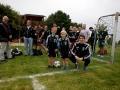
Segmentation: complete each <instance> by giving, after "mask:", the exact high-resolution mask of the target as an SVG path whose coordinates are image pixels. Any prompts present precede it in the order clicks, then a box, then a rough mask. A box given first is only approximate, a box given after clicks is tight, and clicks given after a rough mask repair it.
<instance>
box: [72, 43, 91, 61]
mask: <svg viewBox="0 0 120 90" xmlns="http://www.w3.org/2000/svg"><path fill="white" fill-rule="evenodd" d="M72 53H73V55H74V56H78V57H80V58H81V57H82V58H83V60H85V59H88V58H90V57H91V52H90V47H89V44H87V43H84V44H80V43H78V42H76V43H75V44H74V46H73V48H72Z"/></svg>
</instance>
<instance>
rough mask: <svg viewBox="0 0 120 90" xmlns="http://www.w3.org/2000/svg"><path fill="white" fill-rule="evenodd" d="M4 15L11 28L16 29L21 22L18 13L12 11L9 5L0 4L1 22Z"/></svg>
mask: <svg viewBox="0 0 120 90" xmlns="http://www.w3.org/2000/svg"><path fill="white" fill-rule="evenodd" d="M5 15H6V16H8V17H9V19H10V23H11V24H12V26H13V27H14V28H17V26H18V25H19V24H20V22H21V21H20V20H21V19H20V15H19V13H18V12H16V11H15V10H13V9H12V8H11V7H10V6H9V5H3V4H0V21H2V17H3V16H5Z"/></svg>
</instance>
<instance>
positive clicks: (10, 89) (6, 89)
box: [0, 79, 33, 90]
mask: <svg viewBox="0 0 120 90" xmlns="http://www.w3.org/2000/svg"><path fill="white" fill-rule="evenodd" d="M0 90H33V89H32V84H31V80H29V79H24V80H23V79H20V80H17V81H12V82H4V83H0Z"/></svg>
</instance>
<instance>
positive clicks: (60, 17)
mask: <svg viewBox="0 0 120 90" xmlns="http://www.w3.org/2000/svg"><path fill="white" fill-rule="evenodd" d="M45 22H46V24H47V25H48V27H49V28H50V27H51V26H52V24H53V23H56V24H57V25H58V26H59V27H60V28H62V27H65V28H66V29H68V28H69V26H70V24H71V19H70V16H69V15H67V14H66V13H64V12H62V11H60V10H59V11H57V12H55V13H54V14H51V15H49V17H48V18H47V20H46V21H45Z"/></svg>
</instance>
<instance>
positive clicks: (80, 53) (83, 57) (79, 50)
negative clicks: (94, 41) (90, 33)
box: [72, 35, 91, 71]
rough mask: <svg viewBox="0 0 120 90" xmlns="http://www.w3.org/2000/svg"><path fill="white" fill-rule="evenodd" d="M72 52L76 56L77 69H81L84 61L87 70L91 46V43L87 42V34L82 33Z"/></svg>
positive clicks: (84, 68) (84, 67)
mask: <svg viewBox="0 0 120 90" xmlns="http://www.w3.org/2000/svg"><path fill="white" fill-rule="evenodd" d="M72 54H73V55H74V56H75V59H76V61H77V62H76V63H77V69H78V70H79V69H80V62H81V61H84V66H83V70H84V71H86V70H87V66H88V64H89V63H90V57H91V52H90V47H89V44H87V43H85V36H84V35H80V36H79V38H78V42H76V43H75V44H74V46H73V48H72Z"/></svg>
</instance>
